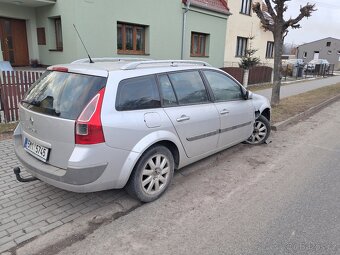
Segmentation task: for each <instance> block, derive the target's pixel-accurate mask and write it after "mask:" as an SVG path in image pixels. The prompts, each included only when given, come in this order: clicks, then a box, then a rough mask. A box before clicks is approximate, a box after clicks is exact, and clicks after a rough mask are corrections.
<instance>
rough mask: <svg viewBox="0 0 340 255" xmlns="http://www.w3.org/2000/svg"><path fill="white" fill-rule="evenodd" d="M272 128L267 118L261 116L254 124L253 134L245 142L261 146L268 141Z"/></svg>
mask: <svg viewBox="0 0 340 255" xmlns="http://www.w3.org/2000/svg"><path fill="white" fill-rule="evenodd" d="M270 131H271V127H270V123H269V121H268V120H267V118H266V117H264V116H263V115H260V116H259V117H258V118H257V119H256V120H255V123H254V130H253V134H252V135H251V136H250V137H249V138H248V139H247V140H246V141H245V142H246V143H248V144H252V145H260V144H263V143H265V142H266V141H267V139H268V137H269V135H270Z"/></svg>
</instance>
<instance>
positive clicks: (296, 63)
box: [282, 58, 305, 67]
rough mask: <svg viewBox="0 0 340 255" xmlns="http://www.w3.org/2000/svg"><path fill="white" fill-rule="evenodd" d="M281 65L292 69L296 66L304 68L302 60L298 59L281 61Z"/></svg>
mask: <svg viewBox="0 0 340 255" xmlns="http://www.w3.org/2000/svg"><path fill="white" fill-rule="evenodd" d="M282 65H283V66H285V65H293V66H294V67H298V66H304V65H305V62H304V61H303V59H300V58H297V59H296V58H294V59H287V60H284V61H282Z"/></svg>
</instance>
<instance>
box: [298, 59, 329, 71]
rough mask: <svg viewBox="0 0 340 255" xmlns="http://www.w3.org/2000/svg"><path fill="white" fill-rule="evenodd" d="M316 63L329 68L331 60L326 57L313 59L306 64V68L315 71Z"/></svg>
mask: <svg viewBox="0 0 340 255" xmlns="http://www.w3.org/2000/svg"><path fill="white" fill-rule="evenodd" d="M316 65H323V66H324V68H326V69H327V68H328V67H329V62H328V61H327V60H326V59H313V60H312V61H310V62H309V63H308V64H307V65H306V66H305V68H304V69H305V70H308V71H314V70H315V67H316Z"/></svg>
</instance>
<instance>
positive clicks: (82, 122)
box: [75, 88, 105, 144]
mask: <svg viewBox="0 0 340 255" xmlns="http://www.w3.org/2000/svg"><path fill="white" fill-rule="evenodd" d="M104 92H105V88H103V89H101V90H100V91H99V92H98V94H97V95H96V96H94V97H93V98H92V99H91V101H90V102H89V103H88V104H87V105H86V107H85V108H84V110H83V111H82V113H81V114H80V115H79V117H78V119H77V121H76V127H75V142H76V144H97V143H104V142H105V138H104V133H103V127H102V122H101V119H100V115H101V109H102V103H103V98H104Z"/></svg>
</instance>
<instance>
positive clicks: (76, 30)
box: [73, 24, 94, 64]
mask: <svg viewBox="0 0 340 255" xmlns="http://www.w3.org/2000/svg"><path fill="white" fill-rule="evenodd" d="M73 27H74V29H75V30H76V32H77V35H78V37H79V39H80V41H81V43H82V44H83V46H84V49H85V51H86V53H87V56H88V58H89V60H90V63H91V64H92V63H94V62H93V61H92V59H91V57H90V54H89V52H88V51H87V49H86V46H85V44H84V42H83V40H82V39H81V37H80V34H79V32H78V29H77V28H76V25H74V24H73Z"/></svg>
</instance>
